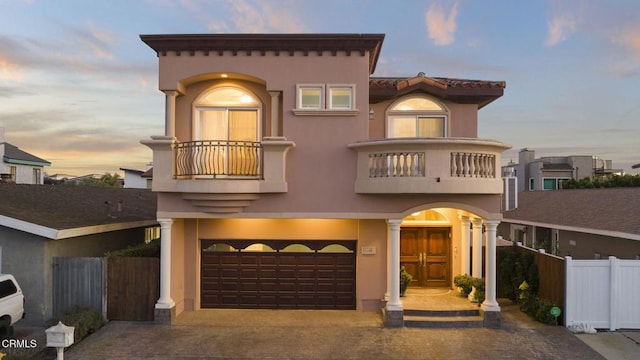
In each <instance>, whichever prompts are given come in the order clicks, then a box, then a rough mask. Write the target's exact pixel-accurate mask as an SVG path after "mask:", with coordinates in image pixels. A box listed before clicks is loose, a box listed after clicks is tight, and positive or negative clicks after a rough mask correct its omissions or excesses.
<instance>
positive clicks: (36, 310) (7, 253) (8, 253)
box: [0, 226, 52, 325]
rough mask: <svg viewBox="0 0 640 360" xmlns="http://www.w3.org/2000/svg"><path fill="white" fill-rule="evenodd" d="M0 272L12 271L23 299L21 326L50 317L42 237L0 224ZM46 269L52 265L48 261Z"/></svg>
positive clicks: (8, 272)
mask: <svg viewBox="0 0 640 360" xmlns="http://www.w3.org/2000/svg"><path fill="white" fill-rule="evenodd" d="M0 246H2V272H3V273H7V274H13V276H15V278H16V280H17V281H18V284H20V287H21V288H22V292H23V294H24V297H25V299H26V303H25V312H26V315H25V318H24V320H22V321H21V324H24V325H41V324H42V321H43V318H44V317H45V316H46V315H47V314H49V317H50V316H51V315H50V314H51V308H52V305H51V301H50V300H49V301H47V292H46V288H47V287H46V286H45V284H46V283H45V281H46V277H45V276H43V274H44V273H45V267H46V266H45V264H47V262H46V261H45V248H44V240H43V238H41V237H39V236H36V235H33V234H29V233H26V232H22V231H18V230H13V229H9V228H6V227H3V226H0ZM48 264H49V268H50V267H51V265H50V262H49V263H48Z"/></svg>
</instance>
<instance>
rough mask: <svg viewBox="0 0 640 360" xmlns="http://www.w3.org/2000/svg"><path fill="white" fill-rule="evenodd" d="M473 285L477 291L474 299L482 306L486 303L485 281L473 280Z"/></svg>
mask: <svg viewBox="0 0 640 360" xmlns="http://www.w3.org/2000/svg"><path fill="white" fill-rule="evenodd" d="M472 284H473V287H474V288H476V291H475V292H474V293H473V299H474V300H475V301H476V302H477V303H478V304H482V302H483V301H484V297H485V292H484V279H481V278H473V281H472Z"/></svg>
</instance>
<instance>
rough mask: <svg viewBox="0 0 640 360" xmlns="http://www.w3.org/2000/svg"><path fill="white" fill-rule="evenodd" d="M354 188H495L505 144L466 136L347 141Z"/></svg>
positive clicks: (391, 191)
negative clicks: (354, 175)
mask: <svg viewBox="0 0 640 360" xmlns="http://www.w3.org/2000/svg"><path fill="white" fill-rule="evenodd" d="M349 148H351V149H352V150H354V151H355V152H357V154H358V161H357V178H356V182H355V192H356V193H359V194H501V193H502V179H501V177H500V158H501V154H502V152H503V151H505V150H507V149H509V148H510V146H509V145H507V144H504V143H502V142H499V141H493V140H483V139H471V138H400V139H380V140H370V141H363V142H358V143H354V144H350V145H349Z"/></svg>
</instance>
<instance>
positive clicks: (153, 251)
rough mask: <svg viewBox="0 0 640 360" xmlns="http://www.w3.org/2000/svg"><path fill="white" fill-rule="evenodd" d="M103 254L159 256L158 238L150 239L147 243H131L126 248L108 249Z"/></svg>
mask: <svg viewBox="0 0 640 360" xmlns="http://www.w3.org/2000/svg"><path fill="white" fill-rule="evenodd" d="M104 255H105V256H121V257H157V258H159V257H160V240H159V239H156V240H152V241H150V242H149V243H142V244H138V245H132V246H129V247H127V248H126V249H121V250H114V251H109V252H107V253H105V254H104Z"/></svg>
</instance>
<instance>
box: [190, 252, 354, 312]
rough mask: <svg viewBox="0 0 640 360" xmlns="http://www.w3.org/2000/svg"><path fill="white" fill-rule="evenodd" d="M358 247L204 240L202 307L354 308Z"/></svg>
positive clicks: (201, 284) (201, 283)
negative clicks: (356, 248) (356, 249)
mask: <svg viewBox="0 0 640 360" xmlns="http://www.w3.org/2000/svg"><path fill="white" fill-rule="evenodd" d="M355 246H356V242H355V241H291V240H286V241H285V240H282V241H279V240H257V241H249V240H233V241H231V240H230V241H222V240H202V261H201V263H202V269H201V282H200V286H201V307H202V308H235V309H237V308H246V309H260V308H266V309H345V310H347V309H349V310H351V309H355V305H356V302H355V287H356V286H355V279H356V267H355V263H356V253H355Z"/></svg>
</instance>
